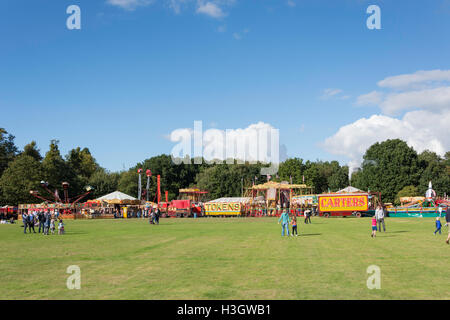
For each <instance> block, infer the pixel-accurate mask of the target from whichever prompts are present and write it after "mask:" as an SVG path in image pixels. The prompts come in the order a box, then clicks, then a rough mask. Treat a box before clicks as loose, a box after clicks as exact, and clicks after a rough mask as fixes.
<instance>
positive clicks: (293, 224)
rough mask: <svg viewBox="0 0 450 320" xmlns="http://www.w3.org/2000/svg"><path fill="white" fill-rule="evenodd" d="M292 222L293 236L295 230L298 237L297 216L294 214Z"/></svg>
mask: <svg viewBox="0 0 450 320" xmlns="http://www.w3.org/2000/svg"><path fill="white" fill-rule="evenodd" d="M291 224H292V234H291V235H292V236H294V232H295V236H296V237H298V232H297V217H296V215H295V214H294V215H293V216H292V220H291Z"/></svg>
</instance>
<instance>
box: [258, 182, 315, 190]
mask: <svg viewBox="0 0 450 320" xmlns="http://www.w3.org/2000/svg"><path fill="white" fill-rule="evenodd" d="M306 188H310V187H308V186H307V185H306V184H289V183H280V182H275V181H268V182H266V183H263V184H257V185H254V186H253V187H252V189H253V190H267V189H306Z"/></svg>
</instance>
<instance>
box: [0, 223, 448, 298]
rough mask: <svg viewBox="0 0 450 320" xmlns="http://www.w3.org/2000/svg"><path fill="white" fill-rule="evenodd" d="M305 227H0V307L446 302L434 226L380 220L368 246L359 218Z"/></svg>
mask: <svg viewBox="0 0 450 320" xmlns="http://www.w3.org/2000/svg"><path fill="white" fill-rule="evenodd" d="M301 221H302V220H301V219H300V220H299V222H301ZM312 222H313V223H312V224H310V225H305V224H304V223H303V222H301V223H299V231H300V236H299V237H297V238H296V237H289V238H288V237H284V238H282V237H281V226H280V225H277V223H276V219H275V218H228V219H219V218H207V219H161V220H160V225H159V226H154V225H149V224H148V221H147V220H137V219H130V220H76V221H66V234H65V235H62V236H58V235H50V236H44V235H42V234H26V235H24V234H23V229H22V228H21V227H20V226H21V225H22V223H21V221H19V223H18V224H15V225H0V244H1V246H0V283H1V285H0V299H450V287H449V279H448V275H447V271H448V268H449V266H450V246H449V245H447V244H445V242H444V241H445V239H446V236H447V228H446V227H444V228H443V234H442V235H436V236H435V235H433V231H434V220H433V219H425V218H424V219H420V218H404V219H402V218H391V219H389V218H388V219H387V221H386V226H387V229H388V232H387V233H379V234H378V236H377V238H376V239H372V238H371V237H370V220H369V219H368V218H360V219H357V218H345V219H344V218H332V219H325V218H314V217H313V219H312ZM36 231H37V229H36ZM69 265H78V266H79V267H80V268H81V289H80V290H69V289H67V287H66V279H67V277H69V274H67V273H66V269H67V267H68V266H69ZM369 265H378V266H379V267H380V268H381V289H379V290H376V289H374V290H369V289H368V288H367V286H366V281H367V278H368V276H369V275H368V274H367V273H366V270H367V267H368V266H369Z"/></svg>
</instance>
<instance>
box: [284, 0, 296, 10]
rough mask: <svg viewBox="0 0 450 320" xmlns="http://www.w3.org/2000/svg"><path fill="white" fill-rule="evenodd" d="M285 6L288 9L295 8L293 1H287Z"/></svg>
mask: <svg viewBox="0 0 450 320" xmlns="http://www.w3.org/2000/svg"><path fill="white" fill-rule="evenodd" d="M286 4H287V5H288V6H289V7H291V8H293V7H295V6H296V5H297V4H296V3H295V2H294V1H293V0H288V1H287V2H286Z"/></svg>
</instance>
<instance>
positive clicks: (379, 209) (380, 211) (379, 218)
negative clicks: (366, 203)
mask: <svg viewBox="0 0 450 320" xmlns="http://www.w3.org/2000/svg"><path fill="white" fill-rule="evenodd" d="M375 219H377V222H378V231H379V232H381V224H383V231H384V232H386V226H385V224H384V211H383V208H382V207H381V205H380V204H379V205H378V206H377V209H376V210H375Z"/></svg>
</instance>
